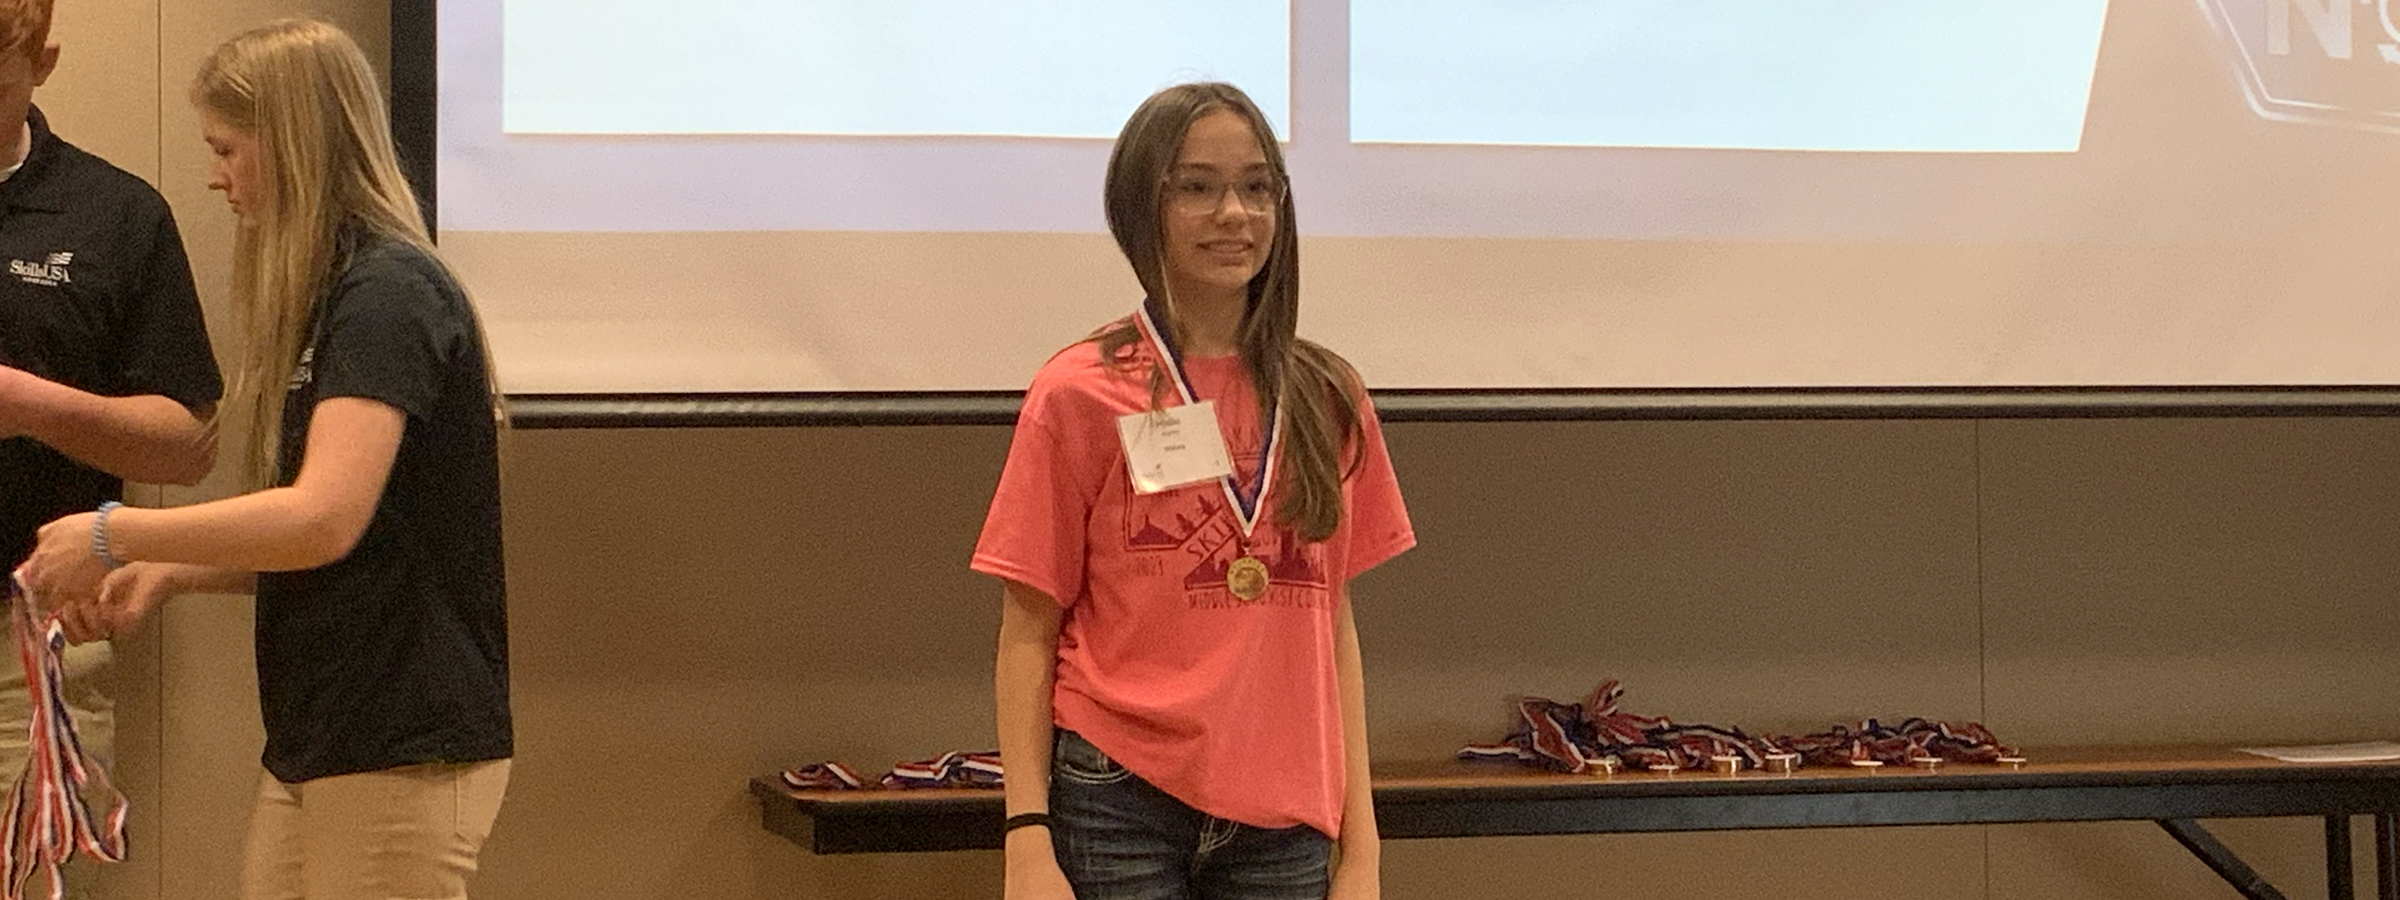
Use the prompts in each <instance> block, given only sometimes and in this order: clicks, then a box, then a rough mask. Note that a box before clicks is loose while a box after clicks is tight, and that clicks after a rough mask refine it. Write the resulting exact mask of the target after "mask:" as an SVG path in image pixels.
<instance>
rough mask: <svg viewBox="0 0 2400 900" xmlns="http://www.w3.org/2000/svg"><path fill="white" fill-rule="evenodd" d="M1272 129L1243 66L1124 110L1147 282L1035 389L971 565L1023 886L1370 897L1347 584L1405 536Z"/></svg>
mask: <svg viewBox="0 0 2400 900" xmlns="http://www.w3.org/2000/svg"><path fill="white" fill-rule="evenodd" d="M1272 134H1273V132H1272V130H1271V129H1270V128H1269V127H1268V125H1267V123H1266V120H1265V118H1264V116H1262V115H1261V114H1260V113H1259V111H1258V108H1257V107H1256V106H1255V105H1254V104H1252V103H1251V101H1250V99H1249V98H1248V97H1246V96H1244V95H1243V94H1242V93H1241V92H1240V91H1239V90H1236V89H1235V88H1233V87H1232V86H1230V85H1224V84H1189V85H1181V86H1178V87H1174V88H1169V89H1167V90H1165V91H1161V92H1159V93H1158V94H1157V95H1155V96H1153V97H1151V98H1150V99H1149V100H1148V101H1147V102H1145V103H1143V104H1142V106H1141V108H1140V109H1138V110H1136V111H1135V112H1134V114H1133V118H1132V119H1131V120H1130V121H1128V122H1127V123H1126V125H1125V130H1124V132H1123V133H1122V134H1120V135H1119V136H1118V138H1117V144H1116V150H1115V153H1114V155H1113V156H1112V157H1111V158H1110V160H1109V167H1108V182H1107V207H1108V220H1109V230H1110V231H1111V232H1112V233H1113V234H1114V235H1115V236H1116V239H1117V244H1118V246H1119V247H1120V248H1121V249H1122V250H1123V251H1124V253H1125V258H1126V260H1127V262H1129V263H1131V264H1132V266H1133V270H1134V275H1135V277H1136V278H1137V279H1139V281H1140V282H1141V285H1142V289H1143V292H1144V294H1145V299H1144V301H1143V302H1142V304H1141V306H1140V308H1138V309H1136V310H1134V311H1133V315H1130V316H1128V317H1126V318H1123V319H1120V320H1118V321H1116V322H1114V323H1112V324H1110V325H1107V326H1104V327H1103V328H1101V329H1100V330H1099V331H1098V332H1096V333H1094V334H1093V335H1092V336H1091V337H1089V338H1087V339H1085V340H1083V341H1081V342H1078V343H1076V344H1074V345H1072V346H1070V347H1068V348H1066V349H1065V350H1062V351H1060V352H1059V354H1058V355H1057V356H1055V357H1053V358H1052V359H1051V360H1050V361H1049V363H1047V364H1046V365H1044V366H1043V367H1042V370H1041V371H1040V372H1039V373H1038V374H1036V375H1035V376H1034V380H1033V384H1032V386H1031V387H1029V388H1028V389H1027V391H1026V397H1025V406H1024V409H1023V412H1022V413H1021V414H1020V415H1019V417H1018V420H1017V428H1016V436H1015V439H1014V441H1013V443H1012V444H1011V446H1010V448H1009V457H1008V465H1007V468H1006V470H1005V471H1004V472H1003V474H1002V475H1001V479H1000V486H999V489H998V490H997V492H996V493H995V495H994V496H993V498H992V509H991V513H990V516H989V517H988V518H987V519H986V520H985V523H984V530H983V536H982V539H981V540H980V541H979V542H978V543H977V545H976V550H975V558H974V563H973V564H974V567H975V568H976V569H977V570H978V571H982V572H986V573H990V574H992V575H996V576H998V577H1000V578H1001V579H1003V580H1004V581H1005V582H1006V590H1005V595H1006V599H1005V601H1004V607H1003V613H1002V616H1001V626H1000V647H999V658H998V672H997V677H996V679H995V685H994V688H995V693H996V695H997V700H998V713H999V725H1000V748H1001V752H1002V754H1003V758H1004V759H1006V760H1007V762H1008V767H1009V779H1008V812H1009V816H1010V817H1009V829H1008V838H1007V897H1008V898H1009V900H1063V898H1066V897H1069V896H1073V897H1076V898H1080V900H1101V898H1106V900H1150V898H1158V900H1169V898H1205V900H1287V898H1288V900H1301V898H1306V900H1319V898H1325V897H1328V896H1332V897H1338V898H1344V900H1350V898H1371V897H1375V896H1378V893H1379V886H1378V883H1377V877H1378V867H1379V862H1378V860H1379V853H1378V850H1377V847H1376V834H1375V813H1374V807H1373V804H1372V801H1371V797H1370V794H1369V784H1368V779H1367V743H1366V732H1365V729H1366V714H1365V702H1364V700H1363V699H1362V696H1361V694H1362V691H1363V682H1362V679H1361V677H1360V672H1359V651H1358V633H1357V629H1356V627H1355V626H1354V624H1353V621H1352V618H1351V614H1350V604H1349V591H1348V582H1349V580H1350V578H1351V577H1353V576H1355V575H1356V574H1358V573H1359V572H1363V571H1365V570H1367V569H1368V568H1371V567H1373V566H1375V565H1376V564H1378V563H1381V562H1383V561H1384V560H1386V559H1390V558H1391V557H1393V556H1394V555H1397V554H1398V553H1400V552H1401V551H1403V550H1406V549H1408V548H1409V547H1410V546H1412V545H1414V543H1415V536H1414V532H1413V531H1412V530H1411V529H1410V527H1409V523H1408V514H1407V511H1406V510H1405V509H1404V508H1403V506H1402V504H1401V501H1400V493H1399V486H1398V484H1397V482H1396V481H1395V480H1394V479H1393V476H1392V468H1391V461H1390V459H1389V458H1388V457H1387V456H1386V455H1385V452H1384V446H1383V434H1382V430H1381V428H1380V426H1379V425H1378V424H1377V422H1376V419H1375V414H1374V410H1373V408H1372V406H1371V405H1370V404H1369V402H1368V399H1367V395H1366V391H1365V389H1364V387H1363V385H1361V383H1360V381H1359V378H1358V375H1357V373H1356V372H1355V371H1353V370H1352V369H1351V368H1350V366H1349V364H1347V363H1345V362H1343V361H1342V359H1341V357H1339V356H1336V355H1335V354H1334V353H1333V352H1332V351H1330V350H1327V349H1325V348H1324V347H1321V346H1318V345H1316V344H1314V343H1311V342H1308V341H1305V340H1301V339H1299V338H1298V337H1296V336H1295V335H1294V325H1295V323H1296V321H1297V320H1298V317H1299V283H1300V282H1299V258H1298V257H1299V241H1298V236H1297V235H1296V234H1295V233H1294V227H1293V221H1294V219H1293V213H1292V202H1291V196H1290V191H1289V190H1288V189H1287V188H1288V184H1289V182H1288V180H1287V178H1286V176H1285V172H1284V164H1283V157H1282V154H1281V151H1280V148H1278V147H1277V145H1276V143H1275V141H1274V139H1273V137H1272ZM1212 414H1213V422H1212V421H1211V419H1212ZM1219 440H1221V441H1222V444H1221V446H1220V445H1219V444H1218V443H1217V442H1218V441H1219ZM1219 451H1221V453H1220V452H1219ZM1337 843H1338V846H1339V850H1340V852H1339V856H1338V863H1337V862H1334V859H1335V856H1334V853H1333V850H1334V848H1335V846H1336V844H1337Z"/></svg>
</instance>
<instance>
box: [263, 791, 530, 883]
mask: <svg viewBox="0 0 2400 900" xmlns="http://www.w3.org/2000/svg"><path fill="white" fill-rule="evenodd" d="M508 769H509V761H508V760H505V759H500V760H492V761H489V762H478V763H457V764H450V763H429V764H425V765H415V766H402V767H400V768H397V769H385V770H382V771H379V772H362V773H359V774H356V775H336V776H333V777H330V778H319V779H315V780H313V781H304V782H301V783H299V784H284V783H283V782H280V781H277V780H275V776H273V775H269V774H266V773H263V772H262V773H260V775H259V779H258V798H257V800H256V802H255V803H254V804H253V805H252V807H251V810H250V834H249V837H248V839H247V840H246V841H245V842H244V848H243V853H244V856H245V858H244V859H243V863H242V900H463V898H465V897H466V896H467V877H468V876H470V875H473V874H474V873H475V858H476V854H477V853H478V852H480V851H481V850H482V849H483V841H484V838H486V837H489V836H490V835H491V833H492V820H493V819H494V818H497V817H498V816H499V814H500V798H501V796H502V795H504V794H506V793H507V792H508Z"/></svg>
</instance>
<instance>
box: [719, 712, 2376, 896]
mask: <svg viewBox="0 0 2400 900" xmlns="http://www.w3.org/2000/svg"><path fill="white" fill-rule="evenodd" d="M2030 755H2031V757H2032V760H2033V761H2032V762H2031V763H2029V764H2027V765H2025V766H2023V767H2022V768H2012V767H2007V766H1996V765H1960V764H1948V765H1943V766H1940V767H1936V768H1932V769H1919V768H1901V767H1884V768H1880V769H1854V768H1838V769H1836V768H1825V767H1811V768H1806V769H1802V770H1801V771H1799V772H1797V773H1793V774H1787V775H1778V774H1766V773H1758V772H1748V773H1743V774H1739V775H1716V774H1707V773H1698V772H1678V773H1674V774H1652V773H1648V772H1639V773H1620V774H1617V775H1614V776H1608V777H1594V776H1588V775H1562V774H1557V773H1550V772H1539V771H1532V770H1527V769H1522V768H1518V767H1516V766H1514V765H1512V764H1507V763H1468V762H1447V761H1446V762H1438V763H1421V764H1394V765H1388V766H1378V767H1376V773H1375V822H1376V825H1377V826H1378V828H1379V829H1380V830H1381V831H1382V834H1383V836H1384V837H1385V838H1387V839H1394V840H1400V839H1411V838H1454V837H1486V836H1497V835H1533V834H1611V833H1626V832H1666V831H1722V830H1738V829H1751V828H1846V827H1860V826H1873V825H1988V824H2003V823H2019V822H2092V821H2111V820H2149V821H2154V822H2157V823H2158V824H2159V825H2160V827H2162V828H2164V829H2166V830H2167V832H2168V833H2169V834H2171V835H2173V836H2174V837H2175V839H2176V840H2177V841H2179V842H2181V843H2182V844H2183V845H2184V847H2185V848H2187V849H2189V850H2190V851H2191V852H2192V853H2193V855H2195V856H2197V857H2199V858H2200V860H2201V861H2202V862H2205V863H2207V864H2208V865H2209V867H2210V868H2212V869H2214V870H2215V871H2216V872H2217V874H2219V875H2220V876H2223V877H2224V878H2225V880H2226V881H2227V882H2228V883H2230V884H2232V885H2233V886H2234V888H2235V889H2236V890H2239V891H2241V893H2242V895H2243V896H2244V897H2248V898H2251V900H2281V898H2283V896H2284V895H2283V894H2282V893H2281V892H2279V891H2277V890H2276V889H2275V888H2274V887H2273V886H2271V885H2269V884H2267V882H2266V881H2265V879H2263V878H2261V877H2260V876H2259V875H2258V874H2257V872H2255V871H2253V870H2252V869H2251V868H2250V867H2249V866H2248V865H2247V864H2245V863H2243V862H2242V860H2241V859H2240V857H2238V856H2236V855H2234V853H2233V852H2232V851H2231V850H2230V849H2228V848H2226V847H2225V845H2224V844H2222V843H2220V842H2218V841H2217V840H2216V838H2215V837H2214V836H2212V835H2210V834H2209V833H2208V831H2207V830H2206V829H2204V828H2202V827H2201V826H2200V824H2199V823H2198V822H2197V821H2195V820H2198V819H2226V818H2250V817H2261V816H2317V817H2322V818H2323V819H2324V820H2325V854H2326V878H2327V881H2328V884H2329V887H2330V888H2331V890H2330V892H2329V896H2330V897H2331V900H2352V898H2353V897H2354V896H2355V893H2354V891H2353V886H2352V883H2351V882H2352V877H2351V871H2352V870H2351V867H2352V864H2353V862H2352V847H2351V836H2350V818H2351V817H2352V816H2361V815H2365V816H2373V817H2375V826H2376V827H2375V850H2374V852H2375V862H2376V874H2377V877H2376V890H2377V893H2376V894H2375V896H2376V897H2377V898H2378V900H2400V846H2396V844H2395V841H2400V833H2396V830H2400V826H2396V820H2400V762H2383V763H2311V764H2299V763H2286V762H2279V761H2276V760H2272V759H2267V758H2265V757H2259V756H2252V755H2250V754H2246V753H2241V752H2239V751H2235V750H2231V749H2226V748H2197V747H2147V748H2096V749H2062V750H2051V751H2042V752H2037V753H2034V754H2030ZM750 790H751V793H752V794H755V795H756V796H757V797H758V798H759V802H760V804H761V808H762V810H763V812H764V815H765V825H766V828H767V830H769V831H772V832H775V833H776V834H780V835H783V836H785V837H787V838H790V839H792V840H793V841H795V842H798V843H799V844H801V845H802V846H805V847H808V848H810V849H811V850H812V851H814V852H817V853H893V852H911V851H927V850H972V849H996V848H998V847H999V846H1000V819H1001V797H1000V792H999V791H998V790H915V791H896V790H887V791H795V790H792V789H790V788H787V787H785V786H784V785H783V783H782V781H781V780H780V779H778V778H775V777H773V776H770V777H766V778H759V779H755V780H753V781H752V782H751V784H750Z"/></svg>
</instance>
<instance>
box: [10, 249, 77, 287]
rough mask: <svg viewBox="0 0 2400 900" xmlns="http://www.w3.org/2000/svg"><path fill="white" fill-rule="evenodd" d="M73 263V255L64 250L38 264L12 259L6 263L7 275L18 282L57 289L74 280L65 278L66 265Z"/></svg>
mask: <svg viewBox="0 0 2400 900" xmlns="http://www.w3.org/2000/svg"><path fill="white" fill-rule="evenodd" d="M74 261H75V254H74V253H73V252H71V251H65V250H62V251H59V252H57V253H53V254H50V255H49V256H47V257H44V258H43V261H42V262H38V263H37V262H26V261H25V260H22V259H12V260H9V261H8V274H10V275H15V276H17V280H18V281H22V282H25V283H26V284H38V285H41V286H43V287H57V286H59V285H62V284H70V283H73V282H74V280H75V279H72V278H69V277H67V265H68V264H69V263H72V262H74Z"/></svg>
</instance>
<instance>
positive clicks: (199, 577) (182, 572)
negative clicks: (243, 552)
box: [162, 563, 258, 594]
mask: <svg viewBox="0 0 2400 900" xmlns="http://www.w3.org/2000/svg"><path fill="white" fill-rule="evenodd" d="M162 565H167V566H172V567H173V568H174V573H173V574H172V575H170V576H169V577H170V579H171V580H172V581H173V583H174V585H175V592H176V593H178V594H255V593H258V573H256V572H251V571H246V570H243V569H222V568H218V567H216V566H195V565H190V564H186V563H163V564H162Z"/></svg>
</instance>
